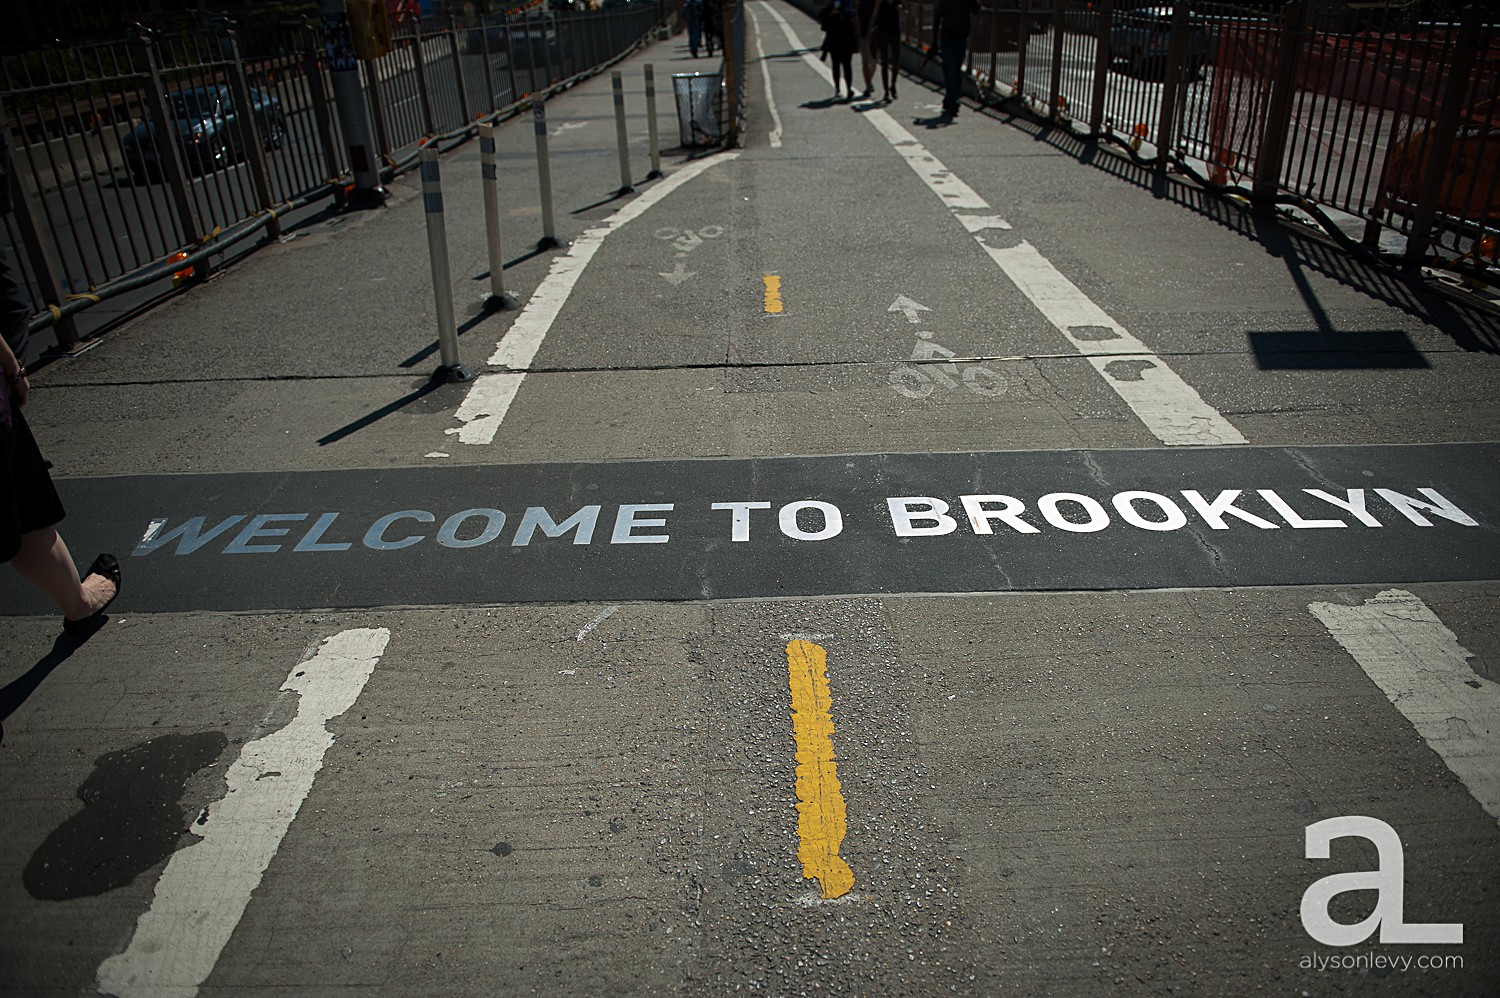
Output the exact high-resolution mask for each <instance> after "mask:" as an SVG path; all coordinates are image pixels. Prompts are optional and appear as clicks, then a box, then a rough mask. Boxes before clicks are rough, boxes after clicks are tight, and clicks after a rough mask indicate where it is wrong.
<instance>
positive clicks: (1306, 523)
mask: <svg viewBox="0 0 1500 998" xmlns="http://www.w3.org/2000/svg"><path fill="white" fill-rule="evenodd" d="M1255 491H1256V492H1259V493H1260V497H1261V498H1262V499H1264V500H1265V501H1266V505H1268V506H1270V507H1271V508H1272V509H1274V510H1275V511H1276V512H1277V513H1279V514H1280V515H1281V518H1282V519H1283V520H1285V521H1286V524H1287V526H1289V527H1291V528H1292V529H1293V530H1312V529H1318V528H1321V527H1347V526H1349V524H1347V523H1345V522H1344V521H1343V520H1304V519H1302V517H1301V516H1300V515H1298V513H1297V511H1296V510H1295V509H1292V507H1290V506H1288V505H1287V504H1286V500H1285V499H1283V498H1281V496H1279V495H1277V494H1276V493H1275V492H1273V491H1272V490H1271V489H1256V490H1255Z"/></svg>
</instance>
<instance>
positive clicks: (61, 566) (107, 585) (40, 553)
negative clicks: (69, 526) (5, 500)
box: [10, 527, 115, 620]
mask: <svg viewBox="0 0 1500 998" xmlns="http://www.w3.org/2000/svg"><path fill="white" fill-rule="evenodd" d="M10 563H11V564H12V565H14V566H15V567H16V571H17V572H20V573H21V577H22V578H24V579H25V580H26V581H27V582H30V583H31V584H32V585H34V586H36V587H37V588H38V589H40V590H41V591H42V592H44V593H46V594H47V595H48V596H49V597H51V599H52V602H54V603H56V604H57V605H58V606H59V607H61V608H62V612H63V615H64V616H66V617H67V618H68V619H69V620H82V619H83V618H85V617H87V616H89V615H91V614H92V613H93V612H94V611H95V610H98V609H99V608H100V607H101V606H103V605H104V604H105V603H107V602H109V599H110V597H111V596H113V595H114V594H115V584H114V583H113V582H112V581H110V580H109V579H106V578H103V577H102V576H98V575H94V576H90V577H89V580H88V581H87V582H79V580H78V568H77V566H75V565H74V564H73V556H72V555H71V554H69V553H68V545H67V544H65V543H63V539H62V535H61V534H59V533H58V532H57V531H56V530H54V529H53V528H52V527H45V528H43V529H41V530H33V531H31V532H29V533H25V534H22V535H21V550H19V551H17V552H16V556H15V557H14V558H12V559H11V560H10Z"/></svg>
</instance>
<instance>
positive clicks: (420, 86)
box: [411, 24, 437, 135]
mask: <svg viewBox="0 0 1500 998" xmlns="http://www.w3.org/2000/svg"><path fill="white" fill-rule="evenodd" d="M411 41H412V45H411V58H412V65H413V67H414V68H415V69H416V73H417V97H418V98H419V99H420V102H421V104H422V130H423V131H424V132H425V133H426V134H428V135H436V134H437V122H436V121H435V120H434V119H433V117H432V95H431V94H430V93H429V92H428V90H427V60H426V59H425V58H423V56H424V53H423V51H422V26H421V25H420V24H418V25H417V26H416V27H414V28H412V30H411Z"/></svg>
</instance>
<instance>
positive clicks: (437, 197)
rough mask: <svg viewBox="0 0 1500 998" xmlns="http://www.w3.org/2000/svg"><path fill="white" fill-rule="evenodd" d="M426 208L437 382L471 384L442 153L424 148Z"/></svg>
mask: <svg viewBox="0 0 1500 998" xmlns="http://www.w3.org/2000/svg"><path fill="white" fill-rule="evenodd" d="M420 158H421V161H422V208H423V210H424V212H425V213H426V215H427V255H428V257H429V258H430V259H431V260H432V296H433V298H434V300H435V301H436V303H437V324H438V354H439V356H440V358H441V366H440V367H438V369H437V370H436V371H434V372H433V375H432V377H433V380H434V381H438V380H441V381H469V380H471V379H473V377H474V375H472V374H470V373H469V372H468V371H467V370H465V369H464V366H463V365H462V364H460V363H459V362H458V329H457V327H456V326H455V325H454V322H453V282H452V280H451V278H450V277H449V276H448V228H447V226H446V225H445V224H444V222H443V180H442V174H441V172H440V171H439V169H438V153H437V150H436V149H434V148H432V147H431V146H424V147H423V148H422V152H421V157H420Z"/></svg>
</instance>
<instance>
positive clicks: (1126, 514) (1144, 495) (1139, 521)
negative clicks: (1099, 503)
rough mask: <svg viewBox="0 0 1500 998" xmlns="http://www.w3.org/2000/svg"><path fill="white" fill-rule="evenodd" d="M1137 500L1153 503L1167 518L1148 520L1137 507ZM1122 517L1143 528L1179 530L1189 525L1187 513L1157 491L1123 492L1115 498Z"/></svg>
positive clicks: (1127, 521) (1132, 524)
mask: <svg viewBox="0 0 1500 998" xmlns="http://www.w3.org/2000/svg"><path fill="white" fill-rule="evenodd" d="M1137 502H1149V503H1153V504H1154V505H1155V506H1156V508H1157V509H1159V510H1161V512H1162V515H1163V516H1165V517H1166V519H1165V520H1148V519H1146V518H1145V517H1144V516H1142V515H1141V514H1140V512H1139V511H1138V510H1137V509H1136V508H1135V505H1134V504H1135V503H1137ZM1114 506H1115V509H1116V510H1117V511H1118V512H1119V514H1120V519H1122V520H1124V521H1125V522H1126V523H1128V524H1130V525H1131V526H1132V527H1140V528H1141V529H1142V530H1177V529H1179V528H1181V527H1185V526H1187V514H1186V513H1184V512H1183V511H1182V509H1181V508H1180V507H1179V506H1178V505H1177V504H1176V503H1175V502H1173V501H1172V500H1170V499H1168V498H1167V497H1166V496H1164V495H1159V494H1158V493H1155V492H1121V493H1120V494H1119V495H1117V496H1115V498H1114Z"/></svg>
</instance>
